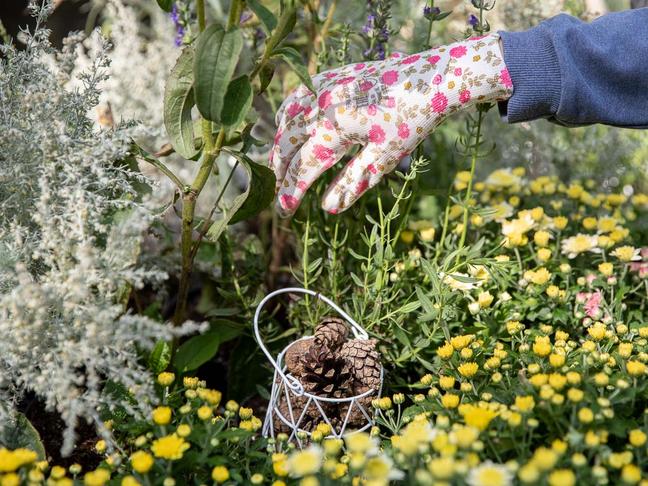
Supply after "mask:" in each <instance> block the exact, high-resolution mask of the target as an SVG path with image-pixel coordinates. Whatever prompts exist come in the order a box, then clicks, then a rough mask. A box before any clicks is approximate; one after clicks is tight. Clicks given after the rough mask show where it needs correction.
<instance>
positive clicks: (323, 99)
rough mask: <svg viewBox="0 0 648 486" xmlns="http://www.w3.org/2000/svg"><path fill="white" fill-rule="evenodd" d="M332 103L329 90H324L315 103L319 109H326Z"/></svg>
mask: <svg viewBox="0 0 648 486" xmlns="http://www.w3.org/2000/svg"><path fill="white" fill-rule="evenodd" d="M331 103H333V95H332V94H331V92H330V91H324V92H323V93H322V94H321V95H320V96H319V99H318V100H317V104H318V106H319V107H320V109H321V110H325V109H327V108H328V107H329V106H331Z"/></svg>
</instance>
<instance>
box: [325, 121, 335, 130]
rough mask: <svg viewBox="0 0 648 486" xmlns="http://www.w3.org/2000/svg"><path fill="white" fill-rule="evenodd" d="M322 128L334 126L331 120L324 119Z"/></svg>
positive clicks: (331, 128) (330, 128)
mask: <svg viewBox="0 0 648 486" xmlns="http://www.w3.org/2000/svg"><path fill="white" fill-rule="evenodd" d="M324 128H326V129H327V130H333V128H335V127H334V125H333V122H332V121H331V120H324Z"/></svg>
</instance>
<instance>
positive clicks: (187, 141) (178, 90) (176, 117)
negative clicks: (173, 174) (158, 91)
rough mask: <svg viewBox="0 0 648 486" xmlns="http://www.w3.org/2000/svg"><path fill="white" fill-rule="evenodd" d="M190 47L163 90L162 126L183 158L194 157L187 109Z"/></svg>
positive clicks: (190, 85)
mask: <svg viewBox="0 0 648 486" xmlns="http://www.w3.org/2000/svg"><path fill="white" fill-rule="evenodd" d="M193 65H194V51H193V47H192V46H189V47H185V49H184V50H183V51H182V53H181V54H180V57H178V60H177V61H176V64H175V66H173V69H172V70H171V74H170V75H169V78H168V79H167V83H166V87H165V89H164V126H165V127H166V131H167V133H168V135H169V138H170V139H171V145H173V148H174V149H175V151H176V152H178V153H179V154H180V155H182V156H183V157H184V158H186V159H191V158H192V157H193V156H195V155H196V152H197V150H196V146H195V144H194V137H195V135H194V129H193V122H192V121H191V108H192V107H193V106H194V91H193Z"/></svg>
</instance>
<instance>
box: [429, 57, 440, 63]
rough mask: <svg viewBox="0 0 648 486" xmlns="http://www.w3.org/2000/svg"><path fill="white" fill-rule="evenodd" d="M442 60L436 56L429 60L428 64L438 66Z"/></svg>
mask: <svg viewBox="0 0 648 486" xmlns="http://www.w3.org/2000/svg"><path fill="white" fill-rule="evenodd" d="M440 60H441V56H436V55H434V56H430V57H428V58H427V62H429V63H430V64H436V63H437V62H439V61H440Z"/></svg>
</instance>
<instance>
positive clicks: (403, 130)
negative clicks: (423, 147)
mask: <svg viewBox="0 0 648 486" xmlns="http://www.w3.org/2000/svg"><path fill="white" fill-rule="evenodd" d="M398 136H399V137H400V138H407V137H409V136H410V129H409V126H408V125H407V123H401V124H400V125H398Z"/></svg>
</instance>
